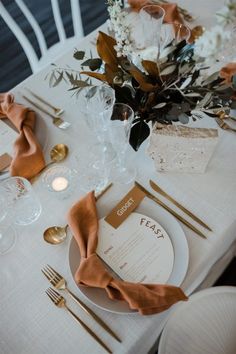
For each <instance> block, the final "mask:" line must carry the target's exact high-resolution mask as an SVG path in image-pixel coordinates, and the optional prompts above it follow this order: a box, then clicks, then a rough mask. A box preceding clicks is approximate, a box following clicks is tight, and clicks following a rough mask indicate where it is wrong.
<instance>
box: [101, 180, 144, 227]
mask: <svg viewBox="0 0 236 354" xmlns="http://www.w3.org/2000/svg"><path fill="white" fill-rule="evenodd" d="M145 196H146V194H145V193H144V192H143V191H142V190H141V189H140V188H138V187H137V186H134V187H133V188H132V189H131V190H130V191H129V193H127V194H126V195H125V197H124V198H123V199H122V200H121V201H120V202H119V203H118V204H117V205H116V206H115V208H113V209H112V211H111V212H110V213H109V215H107V217H106V218H105V221H106V222H108V224H110V225H111V226H112V227H114V228H115V229H117V228H118V227H119V226H120V225H121V223H122V222H123V221H124V220H125V219H127V217H128V216H129V215H130V214H131V213H132V211H133V210H135V209H136V208H137V207H138V205H139V204H140V202H141V201H142V200H143V198H144V197H145Z"/></svg>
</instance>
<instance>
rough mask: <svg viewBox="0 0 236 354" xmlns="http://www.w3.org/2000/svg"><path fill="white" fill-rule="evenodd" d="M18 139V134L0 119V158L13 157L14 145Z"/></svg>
mask: <svg viewBox="0 0 236 354" xmlns="http://www.w3.org/2000/svg"><path fill="white" fill-rule="evenodd" d="M17 137H18V134H17V132H16V131H15V130H14V129H12V128H11V127H10V126H9V125H8V124H6V123H5V122H4V121H2V120H1V119H0V156H2V155H4V154H8V155H10V156H13V145H14V142H15V140H16V138H17Z"/></svg>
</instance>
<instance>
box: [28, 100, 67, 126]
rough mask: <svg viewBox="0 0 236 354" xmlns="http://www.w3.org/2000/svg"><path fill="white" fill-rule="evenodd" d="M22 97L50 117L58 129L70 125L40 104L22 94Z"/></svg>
mask: <svg viewBox="0 0 236 354" xmlns="http://www.w3.org/2000/svg"><path fill="white" fill-rule="evenodd" d="M22 97H23V98H24V99H25V100H26V101H27V102H29V103H30V104H31V105H32V106H34V107H36V108H38V109H39V110H40V111H42V112H43V113H46V114H47V115H48V116H49V117H51V118H52V121H53V124H54V125H55V126H56V127H57V128H60V129H67V128H69V126H70V125H71V124H70V123H69V122H66V121H64V120H63V119H62V118H60V117H57V116H54V115H53V114H51V113H50V112H48V111H47V110H46V109H45V108H43V107H42V106H40V105H39V104H38V103H35V102H33V101H31V100H30V99H29V98H28V97H26V96H24V95H22Z"/></svg>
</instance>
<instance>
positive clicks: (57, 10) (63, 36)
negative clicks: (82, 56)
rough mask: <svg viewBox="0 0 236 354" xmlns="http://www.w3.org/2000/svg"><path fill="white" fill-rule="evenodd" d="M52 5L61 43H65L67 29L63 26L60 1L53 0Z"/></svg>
mask: <svg viewBox="0 0 236 354" xmlns="http://www.w3.org/2000/svg"><path fill="white" fill-rule="evenodd" d="M51 4H52V12H53V17H54V21H55V24H56V28H57V32H58V36H59V39H60V42H65V40H66V33H65V29H64V26H63V22H62V18H61V12H60V8H59V4H58V0H51Z"/></svg>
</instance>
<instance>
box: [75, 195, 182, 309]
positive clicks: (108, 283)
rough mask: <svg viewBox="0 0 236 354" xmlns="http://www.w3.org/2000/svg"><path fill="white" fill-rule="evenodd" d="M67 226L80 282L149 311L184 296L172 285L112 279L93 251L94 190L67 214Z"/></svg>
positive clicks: (95, 226)
mask: <svg viewBox="0 0 236 354" xmlns="http://www.w3.org/2000/svg"><path fill="white" fill-rule="evenodd" d="M68 223H69V226H70V229H71V231H72V233H73V235H74V237H75V239H76V241H77V244H78V246H79V249H80V255H81V261H80V265H79V268H78V270H77V271H76V274H75V280H76V282H77V283H78V284H80V285H87V286H91V287H96V288H102V289H104V291H106V293H107V295H108V296H109V298H110V299H113V300H123V301H126V302H127V303H128V305H129V307H130V309H132V310H138V311H139V312H140V314H142V315H151V314H154V313H158V312H161V311H164V310H166V309H168V308H169V307H170V306H171V305H173V304H174V303H176V302H177V301H180V300H187V297H186V296H185V294H184V293H183V291H182V290H181V289H180V288H178V287H175V286H172V285H158V284H141V283H130V282H126V281H122V280H117V279H114V278H113V277H112V276H111V275H110V274H109V272H108V271H107V270H106V268H105V267H104V265H103V262H102V261H101V260H100V259H99V258H98V256H97V255H96V248H97V243H98V216H97V210H96V202H95V197H94V193H93V192H90V193H88V194H87V195H86V196H85V197H84V198H83V199H81V200H80V201H79V202H78V203H76V204H75V205H74V206H73V207H72V209H71V210H70V211H69V214H68Z"/></svg>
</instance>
